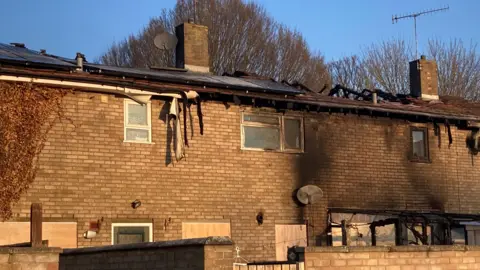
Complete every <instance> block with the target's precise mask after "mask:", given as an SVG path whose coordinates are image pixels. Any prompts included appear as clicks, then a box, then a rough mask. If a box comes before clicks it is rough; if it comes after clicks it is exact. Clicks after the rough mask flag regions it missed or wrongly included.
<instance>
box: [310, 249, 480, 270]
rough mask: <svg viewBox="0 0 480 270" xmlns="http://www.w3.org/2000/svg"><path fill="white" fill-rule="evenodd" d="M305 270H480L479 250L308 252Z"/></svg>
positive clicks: (317, 250) (326, 250)
mask: <svg viewBox="0 0 480 270" xmlns="http://www.w3.org/2000/svg"><path fill="white" fill-rule="evenodd" d="M305 269H306V270H330V269H344V270H357V269H362V270H428V269H438V270H447V269H480V248H478V247H462V246H403V247H350V248H348V249H345V248H342V247H329V248H320V247H315V248H308V249H307V251H306V253H305Z"/></svg>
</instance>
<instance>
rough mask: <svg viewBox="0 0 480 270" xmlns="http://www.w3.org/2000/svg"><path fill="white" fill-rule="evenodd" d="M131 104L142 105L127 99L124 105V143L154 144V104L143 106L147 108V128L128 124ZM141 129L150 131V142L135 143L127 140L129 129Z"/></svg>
mask: <svg viewBox="0 0 480 270" xmlns="http://www.w3.org/2000/svg"><path fill="white" fill-rule="evenodd" d="M129 104H136V105H142V104H140V103H138V102H135V101H133V100H131V99H125V100H124V103H123V116H124V117H123V141H124V142H128V143H152V103H151V102H150V101H148V102H147V104H145V105H143V106H147V126H142V125H131V124H128V105H129ZM128 128H131V129H141V130H147V131H148V141H147V142H141V141H133V140H127V129H128Z"/></svg>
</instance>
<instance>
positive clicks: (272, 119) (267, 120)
mask: <svg viewBox="0 0 480 270" xmlns="http://www.w3.org/2000/svg"><path fill="white" fill-rule="evenodd" d="M243 121H245V122H257V123H262V124H270V125H279V123H280V122H279V118H278V117H276V116H264V115H253V114H244V115H243Z"/></svg>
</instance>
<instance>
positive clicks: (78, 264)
mask: <svg viewBox="0 0 480 270" xmlns="http://www.w3.org/2000/svg"><path fill="white" fill-rule="evenodd" d="M232 265H233V249H232V241H231V240H230V239H229V238H227V237H208V238H198V239H185V240H174V241H165V242H151V243H139V244H127V245H113V246H103V247H91V248H76V249H65V250H64V252H63V253H62V254H61V256H60V269H61V270H77V269H89V270H97V269H132V270H136V269H169V270H170V269H178V270H187V269H188V270H203V269H209V270H220V269H222V270H223V269H232Z"/></svg>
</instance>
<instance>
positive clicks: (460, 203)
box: [15, 92, 480, 259]
mask: <svg viewBox="0 0 480 270" xmlns="http://www.w3.org/2000/svg"><path fill="white" fill-rule="evenodd" d="M64 104H65V108H66V110H67V117H69V118H70V120H71V122H70V121H68V120H64V121H62V122H61V123H58V124H57V125H56V126H55V127H54V129H53V130H52V132H51V134H50V136H49V139H48V142H47V145H46V147H45V149H44V151H43V153H42V155H41V169H40V171H39V174H38V177H37V179H36V181H35V182H34V183H33V185H32V186H31V188H30V190H28V192H27V193H26V194H25V196H24V197H23V198H22V200H21V202H20V203H19V204H18V205H16V206H15V213H16V218H21V217H27V216H28V213H29V206H30V203H31V202H33V201H40V202H42V203H43V208H44V216H45V217H47V218H48V217H52V218H53V217H54V218H65V219H72V218H73V219H76V220H77V221H78V237H79V241H78V245H79V246H93V245H108V244H110V243H111V230H110V226H111V222H112V221H114V220H116V219H141V220H143V221H144V220H145V219H149V220H153V223H154V224H153V227H154V239H155V240H169V239H177V238H180V237H181V224H182V221H189V220H219V219H222V220H223V219H230V220H231V230H232V235H231V236H232V238H233V240H234V242H235V243H236V244H237V245H238V246H239V247H240V248H241V249H242V250H243V251H242V256H244V257H246V258H249V259H253V258H261V259H274V258H275V249H274V243H275V229H274V225H275V224H285V223H299V222H302V220H303V209H302V208H298V207H297V206H296V205H295V203H294V202H293V201H292V199H291V195H292V191H293V190H294V189H295V188H298V187H300V186H302V185H304V184H307V183H315V184H317V185H319V186H320V187H321V188H322V189H323V191H324V194H325V197H324V198H323V199H322V201H320V202H319V203H317V204H316V205H315V206H314V207H315V211H313V210H312V209H310V211H309V213H308V214H307V215H306V216H307V217H308V218H310V220H311V225H313V226H314V229H315V231H316V232H317V233H320V232H322V231H323V230H324V228H325V224H326V218H325V217H326V215H325V214H326V207H328V206H330V207H358V208H395V209H430V208H432V207H439V206H443V207H444V208H445V209H447V210H449V211H454V212H478V210H480V199H478V196H477V194H478V191H479V189H480V185H479V184H478V181H477V179H480V178H479V176H480V171H479V170H478V169H477V164H476V163H477V162H478V158H477V157H474V158H473V159H472V158H471V156H470V155H469V154H468V151H467V149H466V148H465V142H464V140H465V134H466V133H465V132H460V131H457V130H456V129H455V128H453V129H452V132H453V144H452V145H451V146H450V147H449V146H448V139H447V135H446V133H444V132H443V128H442V145H441V148H438V147H437V146H436V145H437V140H436V137H434V136H433V131H432V128H431V125H429V127H430V131H432V132H430V153H431V157H432V163H428V164H426V163H412V162H410V161H408V158H407V154H408V149H409V148H408V146H409V140H410V136H409V123H408V122H406V121H404V120H395V119H389V118H371V117H368V116H357V115H343V114H332V115H329V114H328V113H320V114H317V113H302V115H304V117H305V144H306V153H304V154H286V153H273V152H261V151H243V150H240V140H241V137H240V115H241V114H240V113H241V110H243V109H242V108H240V107H238V106H235V105H232V106H230V107H229V108H228V109H226V107H225V106H224V105H223V104H222V103H215V102H207V103H204V104H203V106H202V107H203V108H202V109H203V114H204V125H205V128H204V130H205V131H204V135H203V136H201V135H200V132H199V126H198V118H197V117H196V108H195V106H192V108H191V112H192V118H193V122H194V123H193V127H194V130H193V136H192V132H191V130H189V140H190V147H189V148H187V149H186V151H187V157H186V159H185V160H183V161H181V162H179V163H177V164H175V165H174V166H172V164H168V165H167V164H166V160H167V156H168V155H167V151H166V149H167V133H166V126H165V123H164V118H163V119H159V114H160V111H161V110H162V108H163V106H164V103H163V101H159V100H153V101H152V140H153V144H136V143H124V142H123V136H124V135H123V132H124V131H123V119H124V115H123V99H122V98H117V97H114V96H111V95H109V96H108V101H107V102H102V100H101V95H100V94H87V93H80V92H75V93H74V94H70V95H68V96H67V97H66V98H65V100H64ZM246 109H247V110H249V108H246ZM71 123H73V124H74V125H75V126H73V125H72V124H71ZM190 137H191V138H190ZM472 162H473V163H472ZM135 199H139V200H141V201H142V206H141V207H140V208H138V209H136V210H134V209H132V208H131V207H130V202H132V201H133V200H135ZM259 210H263V211H264V213H265V216H264V223H263V225H261V226H259V225H257V223H256V220H255V216H256V214H257V212H258V211H259ZM101 218H103V220H104V222H103V224H102V228H104V229H102V230H101V231H100V233H99V235H98V236H97V237H95V238H93V239H89V240H85V239H83V238H82V233H83V232H84V231H85V230H87V229H88V223H89V222H90V221H96V220H98V219H101ZM169 218H170V219H171V222H170V223H169V224H168V226H166V227H165V226H164V224H165V219H169Z"/></svg>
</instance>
